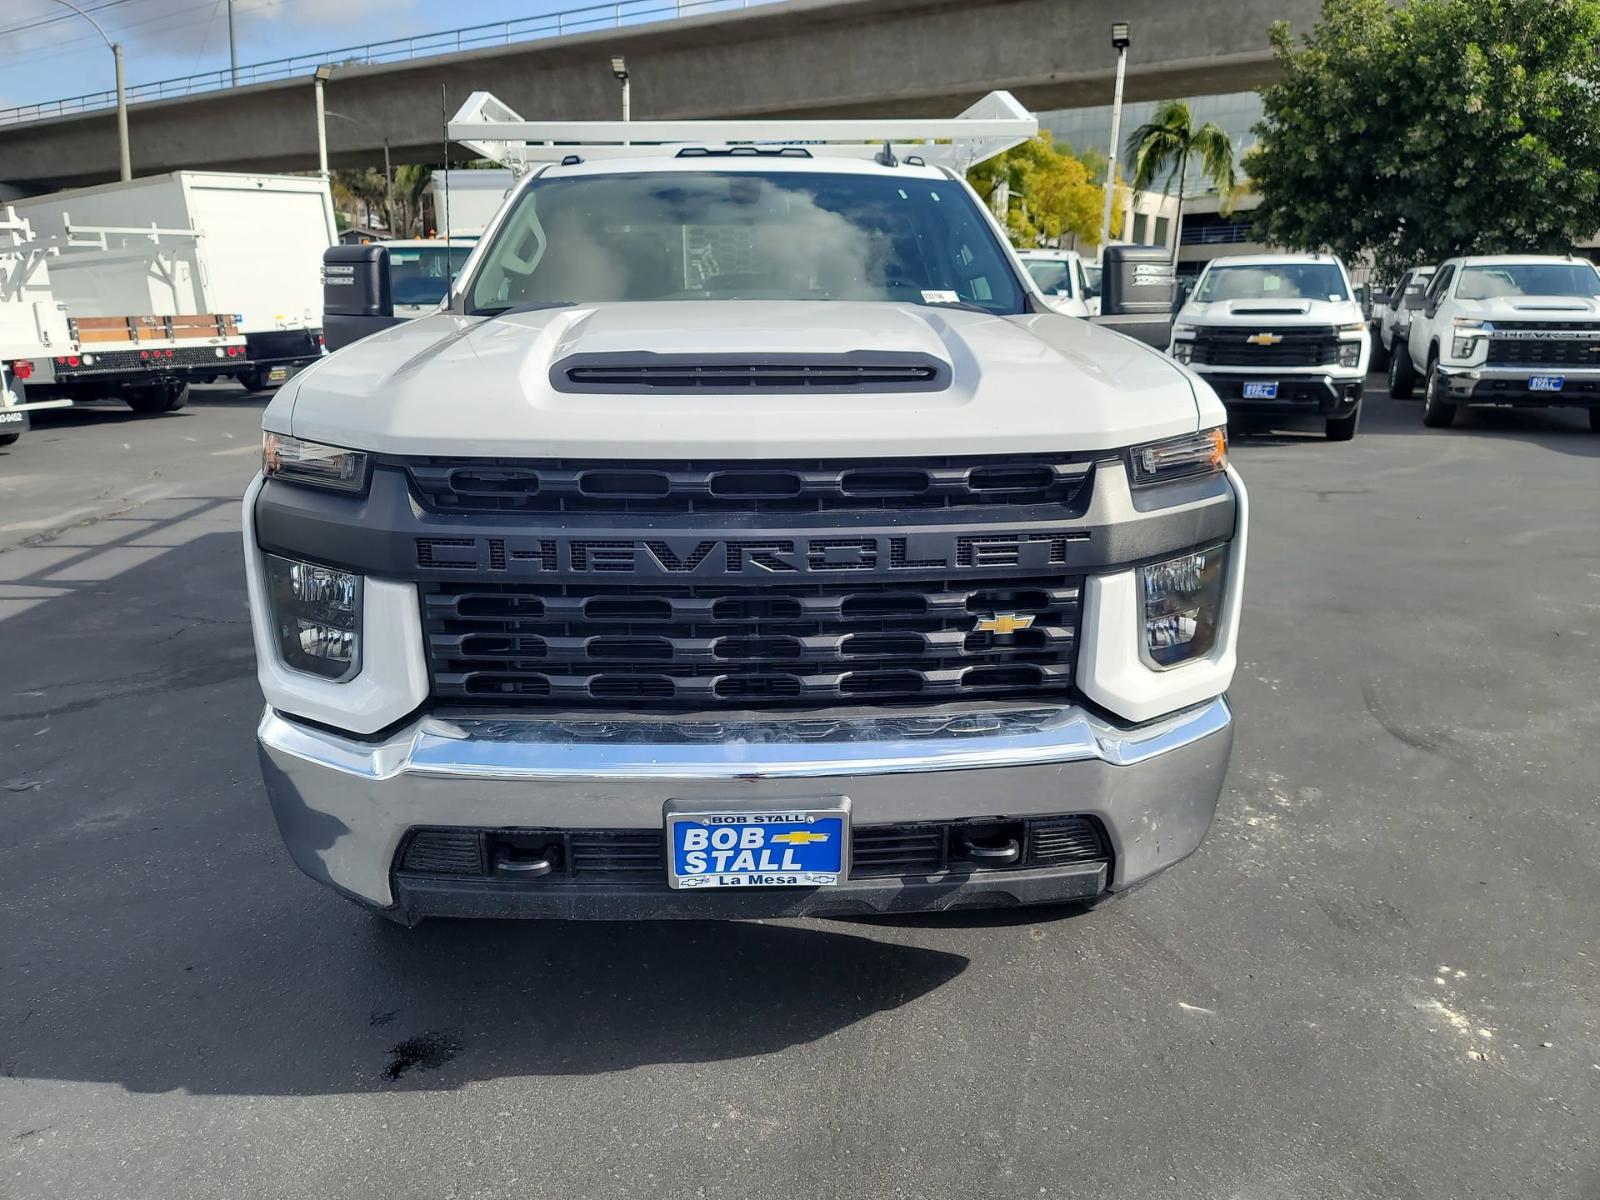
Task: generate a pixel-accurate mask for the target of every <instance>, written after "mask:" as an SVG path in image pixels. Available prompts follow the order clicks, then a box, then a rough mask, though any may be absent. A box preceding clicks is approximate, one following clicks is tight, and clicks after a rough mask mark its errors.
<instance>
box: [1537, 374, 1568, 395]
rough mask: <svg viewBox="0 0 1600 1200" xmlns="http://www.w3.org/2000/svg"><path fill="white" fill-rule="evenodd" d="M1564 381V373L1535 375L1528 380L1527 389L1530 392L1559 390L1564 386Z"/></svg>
mask: <svg viewBox="0 0 1600 1200" xmlns="http://www.w3.org/2000/svg"><path fill="white" fill-rule="evenodd" d="M1566 383H1567V377H1566V376H1565V375H1535V376H1534V377H1533V378H1532V379H1530V380H1528V390H1529V391H1530V392H1559V391H1560V390H1561V389H1562V388H1563V387H1565V386H1566Z"/></svg>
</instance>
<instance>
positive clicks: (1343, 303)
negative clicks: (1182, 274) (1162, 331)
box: [1171, 254, 1370, 442]
mask: <svg viewBox="0 0 1600 1200" xmlns="http://www.w3.org/2000/svg"><path fill="white" fill-rule="evenodd" d="M1369 349H1370V337H1369V335H1368V333H1367V323H1366V318H1365V317H1364V316H1363V315H1362V312H1361V306H1360V305H1359V304H1358V303H1357V302H1356V300H1355V298H1354V296H1353V294H1352V292H1351V289H1350V279H1349V276H1348V275H1346V274H1345V269H1344V264H1343V263H1341V262H1340V261H1339V260H1338V259H1337V258H1334V257H1332V256H1331V255H1327V254H1264V255H1252V256H1249V257H1240V258H1220V259H1214V260H1213V261H1212V262H1211V263H1210V265H1209V266H1207V267H1206V269H1205V270H1204V271H1203V272H1201V274H1200V279H1199V281H1198V282H1197V283H1196V284H1195V287H1194V291H1193V292H1191V293H1190V294H1189V298H1188V300H1187V301H1186V302H1185V303H1184V306H1183V308H1182V309H1181V310H1179V312H1178V316H1177V320H1176V321H1174V323H1173V326H1172V346H1171V354H1172V357H1173V358H1175V359H1177V360H1178V361H1179V362H1181V363H1184V364H1185V365H1186V366H1188V367H1189V369H1190V370H1192V371H1193V372H1194V373H1195V374H1197V375H1199V376H1200V377H1201V378H1202V379H1204V380H1205V381H1206V382H1207V383H1208V384H1210V385H1211V387H1212V389H1213V390H1214V391H1215V392H1216V393H1217V395H1218V396H1219V397H1220V398H1221V400H1222V403H1223V404H1224V405H1226V406H1227V408H1228V411H1229V413H1237V414H1240V415H1241V416H1243V417H1245V418H1246V419H1247V420H1252V421H1263V422H1271V423H1276V424H1298V423H1303V422H1306V421H1315V422H1318V423H1320V424H1321V425H1322V426H1323V427H1324V429H1325V430H1326V432H1327V436H1328V438H1329V440H1330V441H1336V442H1341V441H1348V440H1349V439H1351V438H1353V437H1354V436H1355V433H1356V425H1357V423H1358V422H1359V421H1360V419H1361V396H1362V392H1363V390H1364V388H1365V384H1366V376H1367V356H1368V353H1369Z"/></svg>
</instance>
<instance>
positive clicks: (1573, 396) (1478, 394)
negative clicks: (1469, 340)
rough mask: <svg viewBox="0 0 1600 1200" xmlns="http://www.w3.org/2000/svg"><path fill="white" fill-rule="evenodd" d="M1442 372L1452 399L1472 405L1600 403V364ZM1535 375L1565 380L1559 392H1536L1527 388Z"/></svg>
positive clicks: (1577, 405) (1444, 369) (1579, 405)
mask: <svg viewBox="0 0 1600 1200" xmlns="http://www.w3.org/2000/svg"><path fill="white" fill-rule="evenodd" d="M1439 373H1440V374H1441V375H1442V376H1444V381H1445V384H1446V385H1447V387H1448V390H1449V392H1450V398H1451V399H1452V400H1456V401H1463V402H1466V403H1469V404H1534V405H1539V406H1545V405H1549V406H1554V407H1558V408H1566V407H1575V408H1592V407H1597V406H1600V367H1564V366H1555V367H1541V366H1537V365H1532V366H1521V365H1518V366H1504V367H1502V366H1482V367H1446V366H1441V367H1440V368H1439ZM1535 375H1560V376H1561V377H1562V378H1563V379H1564V380H1565V381H1566V382H1565V385H1564V386H1563V387H1562V389H1561V391H1559V392H1535V391H1531V390H1530V389H1529V387H1528V380H1529V379H1530V378H1532V377H1533V376H1535Z"/></svg>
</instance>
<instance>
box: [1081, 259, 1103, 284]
mask: <svg viewBox="0 0 1600 1200" xmlns="http://www.w3.org/2000/svg"><path fill="white" fill-rule="evenodd" d="M1102 270H1104V268H1103V267H1100V266H1090V265H1089V264H1088V263H1084V265H1083V277H1084V278H1085V279H1086V280H1088V281H1089V287H1090V289H1091V290H1093V291H1099V290H1100V272H1101V271H1102Z"/></svg>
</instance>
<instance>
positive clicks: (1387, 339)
mask: <svg viewBox="0 0 1600 1200" xmlns="http://www.w3.org/2000/svg"><path fill="white" fill-rule="evenodd" d="M1434 270H1435V268H1433V267H1412V268H1411V269H1410V270H1408V271H1406V272H1405V273H1404V274H1403V275H1401V276H1400V281H1399V282H1398V283H1396V284H1395V286H1394V289H1393V290H1392V291H1391V292H1389V293H1388V294H1387V295H1383V296H1380V297H1379V299H1380V300H1381V303H1378V302H1375V303H1374V304H1373V309H1372V366H1373V368H1374V369H1376V370H1384V369H1386V368H1388V366H1389V363H1390V358H1391V356H1392V355H1393V354H1394V351H1395V347H1396V346H1397V345H1400V346H1403V345H1404V344H1405V341H1406V338H1407V336H1408V335H1409V333H1410V330H1411V311H1412V310H1411V306H1410V305H1408V304H1407V303H1406V301H1407V300H1408V299H1410V298H1411V297H1413V296H1420V295H1422V293H1423V292H1424V291H1426V290H1427V287H1428V280H1430V279H1432V278H1433V272H1434Z"/></svg>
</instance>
